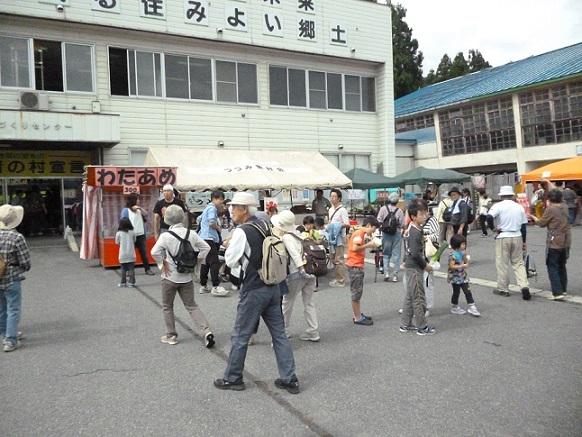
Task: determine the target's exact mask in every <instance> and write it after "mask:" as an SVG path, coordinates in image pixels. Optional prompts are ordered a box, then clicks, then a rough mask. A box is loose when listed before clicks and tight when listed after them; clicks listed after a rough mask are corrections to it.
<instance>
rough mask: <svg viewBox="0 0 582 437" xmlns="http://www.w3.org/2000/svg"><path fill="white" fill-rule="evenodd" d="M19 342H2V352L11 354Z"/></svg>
mask: <svg viewBox="0 0 582 437" xmlns="http://www.w3.org/2000/svg"><path fill="white" fill-rule="evenodd" d="M19 346H20V342H19V341H17V342H16V343H12V342H11V341H4V352H12V351H15V350H16V349H18V347H19Z"/></svg>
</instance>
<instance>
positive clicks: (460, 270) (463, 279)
mask: <svg viewBox="0 0 582 437" xmlns="http://www.w3.org/2000/svg"><path fill="white" fill-rule="evenodd" d="M466 244H467V243H466V240H465V237H463V236H462V235H459V234H455V235H453V236H452V238H451V249H453V252H452V253H451V256H450V258H449V274H448V278H447V279H448V281H449V282H450V283H451V285H452V286H453V297H452V298H451V305H452V306H451V313H452V314H465V313H466V312H468V313H469V314H471V315H472V316H475V317H479V316H480V315H481V313H479V311H478V310H477V306H476V305H475V300H474V299H473V294H472V293H471V288H470V287H469V276H468V275H467V272H466V270H467V268H469V260H468V256H467V255H466V254H465V250H466V248H467V245H466ZM461 290H463V293H465V299H467V304H468V305H469V307H468V308H467V311H465V310H464V309H463V308H461V307H460V306H459V295H460V294H461Z"/></svg>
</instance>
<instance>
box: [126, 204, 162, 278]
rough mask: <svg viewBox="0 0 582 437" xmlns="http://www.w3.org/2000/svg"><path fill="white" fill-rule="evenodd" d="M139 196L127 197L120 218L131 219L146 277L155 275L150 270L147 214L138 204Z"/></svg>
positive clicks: (136, 245)
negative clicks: (147, 245)
mask: <svg viewBox="0 0 582 437" xmlns="http://www.w3.org/2000/svg"><path fill="white" fill-rule="evenodd" d="M138 200H139V197H138V195H137V194H130V195H129V196H127V202H126V204H125V208H123V209H122V210H121V216H120V218H126V219H129V221H130V222H131V225H132V226H133V232H134V233H135V247H136V249H137V250H138V251H139V254H140V256H141V260H142V263H143V268H144V270H145V274H146V275H155V273H154V272H152V270H151V268H150V263H149V261H148V252H147V249H146V238H147V237H146V224H145V223H146V215H147V212H146V211H145V210H144V209H143V208H142V207H141V206H139V204H138Z"/></svg>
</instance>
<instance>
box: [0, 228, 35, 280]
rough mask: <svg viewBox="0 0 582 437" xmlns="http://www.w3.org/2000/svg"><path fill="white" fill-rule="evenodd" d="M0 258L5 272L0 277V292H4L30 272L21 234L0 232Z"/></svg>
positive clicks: (27, 254) (11, 231)
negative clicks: (4, 264)
mask: <svg viewBox="0 0 582 437" xmlns="http://www.w3.org/2000/svg"><path fill="white" fill-rule="evenodd" d="M0 256H1V257H2V259H3V260H4V262H5V263H6V271H5V272H4V275H2V277H0V290H6V289H7V288H8V287H9V286H10V284H12V283H13V282H14V281H22V280H23V279H24V272H27V271H28V270H30V252H29V251H28V246H27V245H26V241H25V240H24V237H23V236H22V234H20V233H19V232H17V231H15V230H0Z"/></svg>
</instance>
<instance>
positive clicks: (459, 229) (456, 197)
mask: <svg viewBox="0 0 582 437" xmlns="http://www.w3.org/2000/svg"><path fill="white" fill-rule="evenodd" d="M449 197H450V198H451V200H452V201H453V204H452V205H451V208H452V216H451V226H452V227H453V234H459V235H462V236H463V237H465V238H467V233H468V231H469V223H468V221H469V205H468V204H467V200H466V198H465V197H463V194H462V193H461V192H460V191H459V188H457V187H453V188H451V190H450V191H449Z"/></svg>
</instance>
